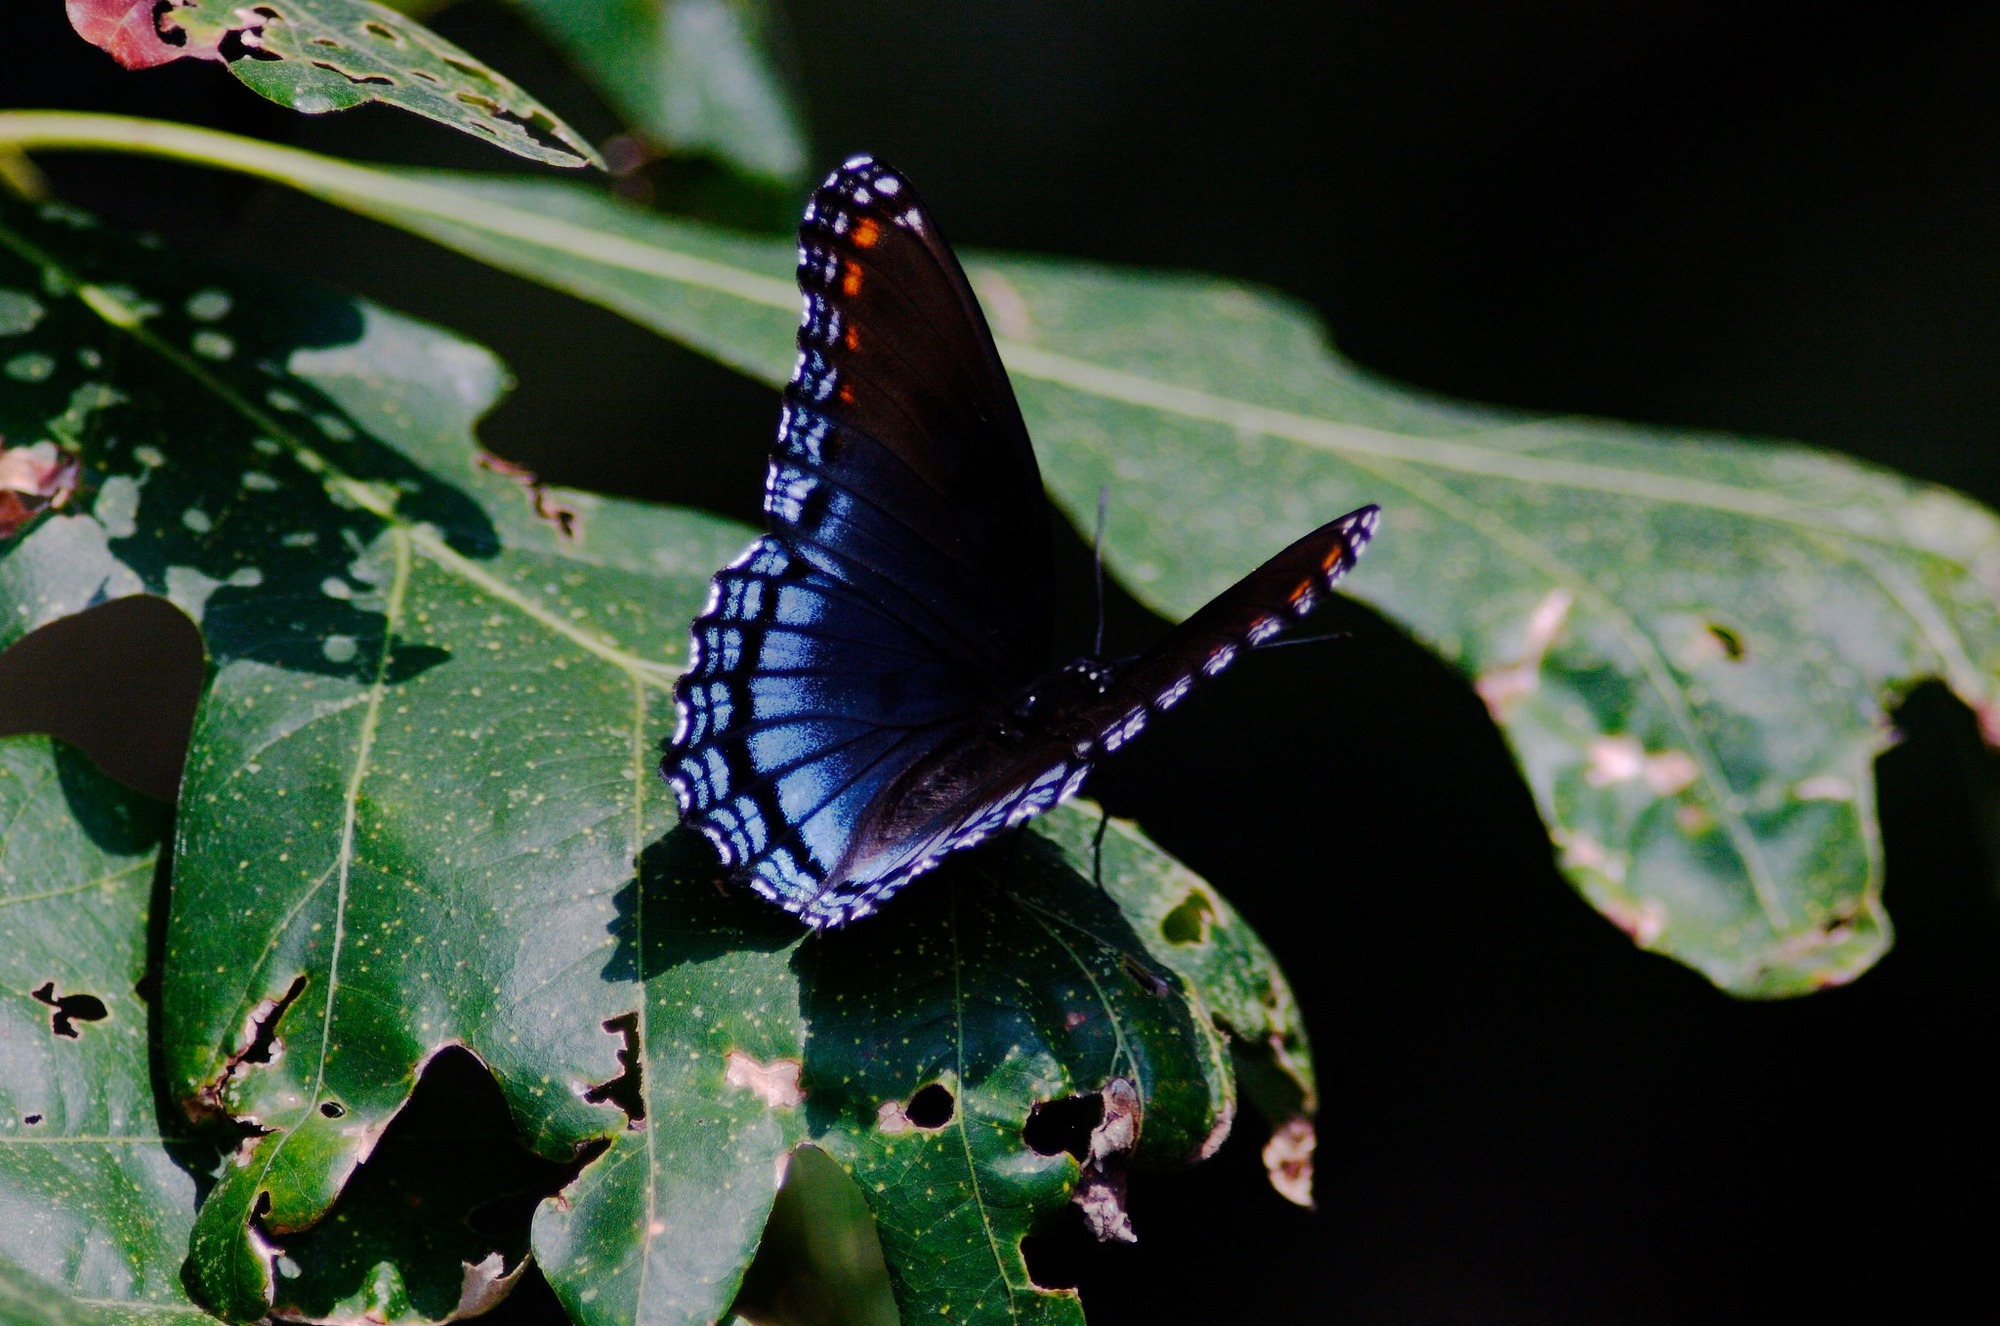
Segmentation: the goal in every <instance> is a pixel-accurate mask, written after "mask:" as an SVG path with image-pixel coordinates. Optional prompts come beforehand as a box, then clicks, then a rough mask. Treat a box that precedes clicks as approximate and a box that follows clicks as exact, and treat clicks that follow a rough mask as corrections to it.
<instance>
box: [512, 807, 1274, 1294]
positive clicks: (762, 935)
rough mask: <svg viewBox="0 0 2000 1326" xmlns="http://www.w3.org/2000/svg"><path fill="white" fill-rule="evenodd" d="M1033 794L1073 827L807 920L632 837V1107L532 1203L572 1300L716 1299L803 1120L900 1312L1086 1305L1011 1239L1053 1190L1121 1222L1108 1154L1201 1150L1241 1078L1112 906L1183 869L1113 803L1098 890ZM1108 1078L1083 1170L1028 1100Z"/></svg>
mask: <svg viewBox="0 0 2000 1326" xmlns="http://www.w3.org/2000/svg"><path fill="white" fill-rule="evenodd" d="M1051 819H1052V822H1053V823H1055V824H1059V825H1061V826H1063V828H1062V831H1061V835H1060V836H1061V840H1062V841H1063V842H1065V843H1070V844H1073V846H1072V850H1070V851H1069V852H1067V853H1065V852H1064V851H1062V850H1061V849H1059V848H1057V847H1056V846H1055V845H1054V844H1053V843H1052V842H1050V841H1047V840H1044V839H1043V838H1041V837H1039V836H1035V835H1028V836H1026V837H1024V838H1022V839H1021V840H1020V842H1019V844H1018V849H1017V850H1005V849H1003V850H999V851H995V852H982V853H978V854H974V855H968V856H965V857H963V858H953V859H952V860H951V861H949V862H947V863H946V865H945V866H944V867H941V868H940V869H939V871H938V872H937V875H936V877H935V879H926V881H925V882H924V885H923V886H922V887H920V888H913V889H911V890H910V892H909V895H908V896H907V899H906V900H905V899H901V898H899V899H898V902H897V905H896V906H895V907H892V908H889V909H887V910H885V911H884V912H883V914H882V915H881V916H879V917H871V918H870V919H869V921H868V922H867V923H866V924H861V925H855V926H852V927H850V928H848V929H847V930H844V931H838V932H831V933H829V934H826V935H824V936H819V937H807V936H805V935H803V934H802V933H801V932H800V930H799V929H798V927H797V926H796V925H795V924H793V923H792V922H790V921H789V920H787V919H785V918H784V917H783V916H782V915H780V914H778V913H776V912H775V911H774V910H773V909H772V908H770V907H769V906H768V905H766V904H763V903H761V902H759V901H758V900H757V899H755V898H753V897H751V896H749V895H747V894H732V895H729V896H726V897H724V896H718V895H717V893H716V892H715V891H714V889H713V887H712V884H713V870H714V867H713V865H712V863H711V858H710V856H709V854H708V852H707V850H706V848H705V847H703V846H702V844H701V843H700V841H699V840H698V839H695V838H693V837H692V836H688V835H673V836H669V837H668V838H666V839H664V840H662V841H661V842H660V843H659V845H658V846H657V847H656V848H655V849H654V850H653V851H652V852H651V853H649V855H648V858H647V862H646V864H645V866H644V867H643V868H642V870H641V874H640V885H639V889H638V891H637V892H636V894H635V895H633V897H632V899H631V904H630V906H631V910H630V913H629V914H628V915H627V916H626V918H625V920H624V928H623V931H622V933H623V934H625V935H627V936H629V937H630V939H631V945H630V948H629V950H628V951H627V952H626V954H625V957H624V960H625V961H627V962H629V963H631V964H633V970H634V971H635V973H636V974H639V975H641V976H642V977H643V979H644V980H645V983H646V991H647V995H646V1002H645V1005H644V1007H643V1009H642V1010H641V1012H640V1015H639V1017H638V1018H637V1019H636V1020H635V1021H634V1022H633V1023H632V1024H631V1026H630V1033H631V1035H632V1037H633V1041H634V1044H635V1045H637V1046H640V1047H643V1049H644V1054H643V1059H642V1062H643V1064H644V1066H645V1067H644V1071H643V1074H642V1075H641V1076H640V1079H639V1081H638V1083H637V1084H636V1090H635V1091H634V1092H633V1096H632V1097H631V1099H630V1101H629V1102H628V1105H627V1108H628V1110H629V1111H630V1112H631V1114H632V1116H633V1119H634V1124H635V1127H634V1129H633V1130H631V1131H628V1132H626V1133H625V1134H623V1135H622V1136H621V1137H619V1138H618V1140H617V1141H615V1142H614V1143H613V1146H612V1150H611V1152H610V1153H609V1154H608V1155H607V1156H606V1157H605V1158H604V1160H603V1161H602V1162H600V1163H599V1164H597V1165H595V1166H593V1167H591V1168H590V1169H589V1170H586V1171H585V1173H584V1175H583V1177H582V1179H581V1181H580V1182H579V1183H578V1185H577V1186H576V1188H575V1189H574V1190H572V1191H571V1192H570V1193H569V1194H567V1201H566V1202H565V1203H563V1204H560V1205H553V1204H552V1205H549V1206H545V1207H544V1208H543V1210H542V1212H541V1214H540V1216H539V1217H538V1219H537V1222H536V1229H535V1234H536V1239H535V1242H536V1248H537V1251H538V1255H539V1256H540V1258H541V1261H542V1265H543V1267H544V1268H545V1269H546V1271H547V1272H548V1275H549V1277H550V1279H551V1281H552V1282H554V1284H555V1285H556V1287H557V1290H558V1292H559V1293H561V1294H562V1295H563V1297H564V1300H565V1303H566V1305H567V1306H568V1307H569V1308H570V1310H571V1313H572V1315H573V1316H574V1317H575V1319H576V1320H577V1321H578V1322H581V1323H586V1326H595V1324H596V1323H610V1322H618V1321H629V1320H631V1319H632V1316H633V1313H634V1310H635V1307H636V1310H637V1312H638V1314H639V1316H640V1318H641V1319H642V1320H655V1321H677V1320H699V1319H703V1317H704V1314H712V1313H713V1311H714V1310H715V1305H714V1300H713V1299H712V1297H710V1296H709V1291H708V1289H707V1286H708V1285H709V1284H710V1283H711V1282H712V1281H713V1280H714V1279H715V1278H717V1276H718V1275H720V1274H721V1273H722V1271H723V1269H724V1268H725V1267H726V1265H727V1264H728V1263H730V1262H731V1261H732V1259H736V1258H740V1256H741V1255H742V1254H741V1247H742V1245H743V1240H744V1238H745V1236H746V1235H754V1230H755V1229H756V1227H757V1225H758V1223H759V1222H761V1220H762V1219H763V1215H764V1212H765V1211H766V1210H767V1209H768V1207H769V1203H770V1192H771V1188H772V1186H773V1185H774V1184H775V1183H776V1182H777V1181H778V1179H779V1177H781V1175H782V1173H783V1170H784V1166H785V1163H786V1157H787V1155H788V1154H789V1153H790V1151H791V1149H792V1148H793V1147H795V1146H797V1145H798V1144H799V1143H800V1142H801V1141H810V1142H812V1143H813V1144H814V1145H816V1146H818V1147H819V1148H821V1149H822V1150H824V1151H826V1152H827V1153H828V1154H830V1155H832V1156H833V1157H835V1158H836V1159H837V1160H838V1161H839V1162H840V1163H841V1164H842V1165H843V1166H844V1167H845V1168H846V1169H847V1170H848V1172H849V1173H850V1174H851V1175H852V1176H853V1177H854V1179H855V1180H856V1181H857V1182H858V1183H859V1185H860V1188H861V1192H862V1194H863V1195H864V1197H865V1198H866V1200H867V1201H868V1203H869V1205H870V1207H871V1208H872V1209H873V1211H874V1214H875V1218H876V1223H877V1228H878V1231H879V1233H880V1236H881V1241H882V1249H883V1254H884V1257H885V1258H886V1260H887V1262H888V1266H889V1270H890V1274H891V1277H892V1280H893V1282H894V1284H895V1287H896V1293H897V1298H898V1300H899V1302H900V1304H901V1307H902V1312H903V1315H904V1317H905V1318H906V1319H909V1318H916V1317H923V1316H930V1315H935V1314H938V1313H946V1314H948V1315H950V1316H952V1317H953V1318H955V1319H963V1320H971V1321H1019V1320H1078V1319H1080V1318H1079V1316H1078V1313H1077V1305H1076V1300H1075V1297H1074V1296H1073V1295H1070V1294H1064V1293H1051V1292H1049V1291H1046V1290H1042V1289H1039V1288H1037V1287H1036V1286H1035V1285H1034V1284H1033V1283H1032V1281H1031V1280H1030V1278H1029V1275H1028V1268H1027V1265H1026V1263H1025V1262H1024V1261H1023V1259H1022V1254H1021V1251H1020V1245H1021V1241H1022V1239H1023V1238H1024V1237H1025V1236H1026V1235H1027V1234H1028V1233H1029V1232H1030V1231H1031V1230H1033V1229H1034V1228H1035V1227H1036V1226H1038V1225H1039V1224H1041V1223H1042V1222H1043V1221H1044V1220H1046V1219H1047V1218H1048V1217H1050V1216H1051V1215H1053V1214H1054V1213H1056V1212H1059V1211H1060V1210H1061V1209H1062V1207H1063V1206H1064V1204H1065V1203H1067V1202H1069V1201H1072V1200H1075V1201H1078V1202H1079V1203H1086V1202H1088V1201H1089V1200H1091V1199H1092V1198H1098V1199H1100V1200H1101V1201H1102V1202H1104V1203H1105V1204H1107V1205H1108V1206H1109V1207H1111V1208H1112V1209H1114V1210H1115V1213H1116V1217H1117V1218H1118V1219H1119V1220H1122V1219H1123V1216H1124V1208H1123V1204H1122V1193H1123V1186H1122V1178H1123V1166H1124V1165H1125V1164H1126V1163H1127V1162H1128V1161H1129V1162H1132V1163H1137V1164H1141V1165H1173V1164H1180V1163H1184V1162H1186V1161H1188V1160H1191V1159H1194V1158H1197V1157H1200V1156H1204V1155H1206V1154H1208V1152H1209V1151H1210V1150H1212V1148H1213V1146H1214V1145H1215V1144H1218V1143H1219V1142H1220V1141H1221V1140H1222V1135H1223V1133H1224V1132H1225V1131H1226V1130H1227V1127H1228V1120H1229V1119H1230V1117H1231V1116H1232V1113H1233V1102H1234V1095H1233V1087H1232V1085H1231V1077H1230V1071H1229V1067H1228V1064H1227V1062H1226V1061H1225V1060H1224V1059H1223V1058H1222V1044H1223V1033H1222V1032H1221V1031H1220V1030H1219V1029H1218V1027H1217V1026H1216V1024H1215V1023H1214V1022H1213V1021H1212V1020H1211V1019H1210V1018H1209V1017H1208V1015H1207V1014H1206V1011H1205V1009H1204V1006H1203V1004H1202V1003H1201V1001H1200V998H1199V996H1198V995H1197V994H1194V993H1191V991H1190V988H1189V985H1188V984H1185V983H1183V982H1182V980H1181V979H1180V978H1179V977H1178V975H1177V974H1176V973H1175V970H1174V969H1173V968H1172V967H1170V966H1164V965H1162V964H1160V963H1159V962H1158V961H1156V960H1155V959H1153V958H1152V957H1151V956H1149V949H1148V945H1147V941H1146V940H1145V939H1144V938H1143V937H1142V936H1141V935H1139V934H1138V933H1136V932H1135V930H1134V928H1133V923H1132V921H1131V920H1130V919H1128V912H1127V911H1121V909H1120V908H1121V906H1124V907H1126V908H1127V909H1131V908H1135V907H1136V908H1138V909H1140V910H1141V911H1142V912H1143V909H1144V908H1145V907H1146V906H1149V905H1154V904H1156V903H1157V901H1158V899H1157V895H1158V893H1159V892H1160V882H1161V881H1172V883H1173V885H1174V886H1175V887H1176V888H1177V889H1184V888H1185V887H1186V886H1187V877H1186V875H1185V872H1179V873H1178V874H1177V873H1176V867H1174V865H1173V863H1172V862H1170V861H1168V860H1167V859H1166V858H1165V857H1164V856H1162V855H1161V854H1160V853H1159V851H1158V849H1157V848H1153V847H1151V846H1150V844H1147V843H1145V842H1144V840H1143V839H1141V838H1139V837H1138V836H1137V834H1136V831H1133V830H1130V829H1125V830H1122V831H1121V835H1120V847H1119V849H1118V850H1115V851H1114V852H1112V853H1110V854H1108V855H1107V858H1106V867H1107V870H1106V873H1105V876H1104V882H1105V886H1106V888H1107V889H1108V890H1109V891H1110V892H1109V894H1106V893H1102V892H1099V891H1098V890H1097V889H1095V888H1094V887H1093V886H1092V885H1091V882H1090V878H1089V875H1088V873H1086V872H1087V871H1088V868H1089V862H1090V859H1091V852H1090V847H1089V843H1090V839H1091V837H1092V833H1093V831H1094V826H1095V825H1096V823H1097V820H1096V818H1095V817H1094V816H1092V815H1089V814H1088V813H1086V812H1083V811H1080V810H1077V809H1075V808H1065V809H1063V810H1060V811H1058V812H1056V813H1055V814H1054V815H1053V816H1052V817H1051ZM1079 866H1082V867H1083V869H1082V870H1081V871H1080V870H1079ZM1113 898H1116V899H1117V901H1118V904H1119V905H1114V904H1113V901H1112V899H1113ZM1251 942H1252V943H1253V944H1254V943H1255V941H1254V940H1252V941H1251ZM1279 980H1280V983H1282V978H1279ZM1114 1084H1127V1085H1128V1086H1129V1087H1130V1089H1131V1090H1132V1091H1133V1092H1134V1099H1135V1100H1136V1102H1137V1105H1136V1106H1135V1108H1137V1109H1139V1110H1140V1111H1141V1114H1142V1117H1141V1119H1140V1121H1139V1126H1138V1129H1137V1135H1136V1139H1135V1142H1128V1143H1127V1144H1126V1145H1125V1146H1123V1147H1121V1148H1119V1150H1118V1152H1117V1153H1116V1154H1115V1155H1113V1156H1111V1157H1110V1163H1109V1165H1108V1166H1103V1167H1101V1168H1105V1169H1107V1170H1108V1171H1109V1172H1108V1173H1106V1174H1104V1175H1103V1176H1102V1177H1101V1182H1102V1184H1103V1185H1108V1187H1106V1188H1098V1189H1093V1188H1092V1187H1091V1186H1090V1185H1089V1183H1088V1182H1086V1180H1088V1179H1089V1178H1090V1177H1091V1175H1090V1173H1089V1171H1088V1170H1087V1168H1086V1166H1085V1165H1080V1164H1079V1162H1078V1160H1077V1159H1076V1158H1074V1157H1072V1156H1071V1155H1068V1154H1065V1152H1064V1148H1063V1146H1061V1145H1055V1146H1045V1147H1044V1148H1043V1149H1041V1150H1037V1149H1036V1146H1035V1145H1034V1144H1033V1141H1032V1139H1031V1134H1030V1132H1029V1130H1030V1121H1031V1119H1032V1118H1033V1117H1034V1116H1035V1114H1036V1112H1037V1110H1038V1109H1039V1108H1042V1107H1045V1106H1047V1105H1049V1104H1050V1103H1053V1102H1063V1101H1066V1100H1068V1099H1070V1098H1071V1097H1081V1098H1083V1099H1085V1100H1087V1101H1089V1102H1091V1103H1092V1104H1093V1105H1095V1103H1096V1102H1097V1101H1098V1100H1099V1098H1100V1097H1101V1096H1102V1094H1103V1093H1105V1092H1107V1091H1115V1090H1116V1089H1117V1088H1116V1087H1114ZM697 1103H703V1104H702V1105H701V1107H699V1108H697V1107H696V1106H697ZM1084 1131H1085V1133H1086V1134H1087V1133H1088V1131H1089V1129H1088V1127H1086V1128H1085V1130H1084ZM1084 1140H1086V1139H1078V1145H1079V1146H1081V1145H1082V1144H1083V1141H1084ZM1111 1189H1115V1191H1112V1190H1111ZM1088 1209H1089V1208H1088V1206H1086V1210H1088ZM1142 1218H1143V1217H1142ZM1126 1228H1129V1226H1127V1227H1126Z"/></svg>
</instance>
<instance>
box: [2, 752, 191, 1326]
mask: <svg viewBox="0 0 2000 1326" xmlns="http://www.w3.org/2000/svg"><path fill="white" fill-rule="evenodd" d="M168 819H169V815H168V809H167V807H165V806H163V805H160V804H158V803H156V802H153V801H151V800H149V799H147V798H145V797H142V796H139V795H138V794H136V793H134V792H130V791H128V790H126V789H125V788H123V787H120V786H119V785H118V784H116V783H114V782H112V781H111V780H110V779H109V778H107V777H105V776H104V775H103V774H102V773H100V772H99V771H98V770H97V769H96V768H95V767H94V766H92V765H91V764H89V763H88V762H87V761H85V760H84V759H83V758H82V757H80V756H79V755H77V754H76V753H75V752H74V751H72V750H70V749H68V748H66V747H64V746H61V745H59V744H58V743H56V742H54V741H52V740H50V739H49V738H46V737H7V738H4V739H0V826H4V828H0V991H4V992H6V994H7V995H8V996H10V997H8V998H4V999H0V1060H4V1063H5V1071H4V1072H0V1213H4V1215H3V1216H0V1321H8V1322H13V1321H23V1322H39V1321H49V1322H59V1321H66V1320H70V1319H71V1318H69V1317H66V1316H64V1315H63V1314H62V1313H61V1311H60V1310H59V1309H60V1308H61V1306H62V1302H61V1299H62V1296H74V1297H75V1298H78V1299H86V1300H91V1301H92V1302H93V1304H94V1307H93V1309H92V1310H91V1311H90V1312H89V1313H88V1314H87V1317H79V1318H76V1319H78V1320H83V1319H88V1320H93V1321H94V1320H100V1319H102V1320H113V1319H116V1320H140V1319H144V1320H148V1321H168V1322H175V1323H183V1322H185V1323H192V1322H195V1321H198V1320H200V1319H201V1314H200V1312H199V1311H198V1310H197V1309H196V1308H195V1307H194V1305H193V1304H191V1303H190V1302H189V1301H188V1298H187V1294H186V1292H185V1291H184V1290H183V1288H182V1286H181V1279H180V1267H181V1261H182V1259H183V1258H184V1257H185V1256H186V1255H187V1238H188V1230H189V1227H190V1226H191V1224H192V1223H193V1220H194V1198H195V1180H194V1178H193V1176H192V1174H191V1173H189V1172H188V1171H185V1170H183V1169H181V1168H179V1167H178V1166H177V1165H176V1163H175V1161H176V1154H175V1153H176V1152H178V1158H179V1159H180V1160H181V1161H183V1162H187V1161H190V1160H192V1159H194V1155H193V1153H191V1152H190V1151H189V1150H186V1149H183V1148H185V1146H186V1143H187V1139H186V1138H185V1137H184V1136H179V1134H185V1133H186V1132H187V1131H188V1129H187V1127H186V1125H185V1123H184V1122H183V1121H181V1120H178V1119H175V1118H172V1117H169V1118H167V1119H164V1120H163V1119H161V1118H159V1117H158V1116H157V1115H156V1113H155V1110H154V1107H153V1101H154V1096H153V1089H152V1082H151V1079H150V1077H149V1075H148V1072H147V1066H148V1060H147V1025H148V1021H149V1017H148V1009H147V1005H146V1002H145V999H144V998H143V997H142V996H141V994H140V993H139V987H140V986H141V983H142V978H143V977H144V976H145V975H146V922H147V915H148V913H149V910H150V907H151V903H152V899H153V885H154V865H155V860H156V857H157V855H158V850H159V846H160V842H161V839H162V837H163V835H164V834H165V831H166V828H167V824H168ZM163 1125H164V1127H163ZM80 1254H83V1255H80ZM9 1268H18V1270H19V1271H20V1272H21V1273H22V1275H23V1283H22V1284H19V1285H14V1286H12V1287H10V1285H9V1282H8V1276H9ZM37 1281H44V1282H47V1285H48V1287H49V1290H50V1292H51V1294H52V1295H53V1296H54V1297H55V1298H56V1299H57V1301H56V1303H55V1304H54V1305H52V1307H51V1310H50V1311H49V1313H47V1314H46V1315H44V1314H42V1313H40V1312H35V1311H30V1310H28V1306H27V1305H26V1304H25V1301H23V1300H20V1299H17V1298H15V1297H13V1296H14V1295H29V1296H32V1295H33V1294H34V1293H35V1292H37V1286H36V1283H35V1282H37Z"/></svg>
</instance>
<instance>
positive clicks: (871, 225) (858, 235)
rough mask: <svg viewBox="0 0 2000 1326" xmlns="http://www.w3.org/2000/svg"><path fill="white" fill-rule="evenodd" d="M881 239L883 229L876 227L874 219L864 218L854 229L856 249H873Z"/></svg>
mask: <svg viewBox="0 0 2000 1326" xmlns="http://www.w3.org/2000/svg"><path fill="white" fill-rule="evenodd" d="M881 238H882V227H880V226H878V225H876V224H875V221H874V219H873V218H872V217H865V216H864V217H862V218H861V221H860V224H858V225H856V226H855V227H854V246H855V247H856V248H861V249H872V248H874V247H875V245H876V243H877V242H879V241H880V240H881Z"/></svg>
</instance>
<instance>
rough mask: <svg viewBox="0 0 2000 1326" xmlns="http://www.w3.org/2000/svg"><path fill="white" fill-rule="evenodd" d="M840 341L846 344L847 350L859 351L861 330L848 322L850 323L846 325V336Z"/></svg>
mask: <svg viewBox="0 0 2000 1326" xmlns="http://www.w3.org/2000/svg"><path fill="white" fill-rule="evenodd" d="M841 340H843V341H845V342H846V343H847V348H848V349H850V350H859V349H860V348H861V329H860V328H859V327H857V326H855V325H854V324H853V323H851V322H850V323H848V324H847V335H845V336H843V337H841Z"/></svg>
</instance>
